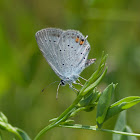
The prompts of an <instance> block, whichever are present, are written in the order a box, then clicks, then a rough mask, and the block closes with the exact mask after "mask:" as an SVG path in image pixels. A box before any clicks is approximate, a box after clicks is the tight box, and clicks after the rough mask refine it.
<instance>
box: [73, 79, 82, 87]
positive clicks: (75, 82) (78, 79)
mask: <svg viewBox="0 0 140 140" xmlns="http://www.w3.org/2000/svg"><path fill="white" fill-rule="evenodd" d="M77 80H78V81H79V83H76V82H73V84H77V85H80V86H83V85H82V84H81V82H80V80H79V79H77Z"/></svg>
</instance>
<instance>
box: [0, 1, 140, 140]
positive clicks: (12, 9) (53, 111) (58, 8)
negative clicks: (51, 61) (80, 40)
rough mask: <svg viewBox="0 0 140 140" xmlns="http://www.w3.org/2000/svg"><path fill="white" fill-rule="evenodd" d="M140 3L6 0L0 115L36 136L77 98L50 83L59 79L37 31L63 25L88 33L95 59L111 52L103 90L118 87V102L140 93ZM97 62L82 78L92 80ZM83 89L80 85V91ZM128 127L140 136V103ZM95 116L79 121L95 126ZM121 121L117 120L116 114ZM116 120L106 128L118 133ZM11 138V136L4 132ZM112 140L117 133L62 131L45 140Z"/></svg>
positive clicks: (1, 11)
mask: <svg viewBox="0 0 140 140" xmlns="http://www.w3.org/2000/svg"><path fill="white" fill-rule="evenodd" d="M139 13H140V1H139V0H129V1H128V0H116V1H111V0H106V1H103V0H65V1H64V0H59V1H58V0H51V1H50V0H40V1H37V0H30V1H27V0H12V1H9V0H1V1H0V111H2V112H3V113H4V114H5V115H6V116H7V117H8V120H9V123H11V124H13V125H14V126H17V127H19V128H21V129H23V130H25V131H26V132H27V133H28V134H29V136H30V137H31V138H33V137H34V136H35V135H36V134H37V133H38V131H39V130H40V129H42V128H43V127H44V126H46V124H48V120H49V119H51V118H54V117H55V116H58V115H59V114H60V113H61V112H62V111H63V110H64V109H66V107H68V106H69V105H70V104H71V102H72V101H73V100H74V99H75V97H76V95H75V93H74V92H73V91H72V90H71V89H69V87H68V86H66V87H61V88H60V89H59V98H58V100H56V99H55V96H56V89H57V84H53V85H50V86H49V87H47V88H46V89H45V91H44V93H41V90H42V89H43V88H44V87H45V86H47V85H49V84H50V83H52V82H54V81H58V80H59V78H58V77H57V76H56V75H55V73H54V72H53V70H52V69H51V68H50V66H49V65H48V64H47V63H46V61H45V59H44V58H43V56H42V54H41V52H40V51H39V49H38V46H37V43H36V40H35V37H34V35H35V32H37V31H38V30H40V29H42V28H47V27H57V28H62V29H76V30H80V31H81V32H82V33H83V34H84V35H88V36H89V37H88V41H89V42H90V44H91V51H90V54H89V57H90V58H97V62H96V63H97V64H98V63H99V61H98V60H99V59H100V57H101V54H102V51H103V50H104V51H105V53H108V54H109V57H108V62H107V63H108V66H109V69H108V74H107V75H106V78H105V79H104V82H102V83H101V84H100V87H99V88H100V89H101V90H102V89H104V87H105V86H106V85H108V84H109V83H111V82H114V83H118V86H117V91H116V93H115V99H116V101H117V100H119V99H121V98H124V97H126V96H130V95H131V96H139V95H140V86H139V85H140V16H139ZM97 64H93V65H92V66H90V67H89V68H87V69H86V70H84V72H83V73H82V74H81V75H82V76H83V77H84V78H87V79H88V77H89V76H90V75H91V74H92V73H93V71H94V70H95V68H96V67H97ZM77 88H78V87H77ZM127 115H128V117H127V119H128V125H129V126H131V128H132V130H133V132H137V133H140V118H139V116H140V111H139V105H137V106H134V107H133V108H131V109H130V110H129V111H128V113H127ZM95 117H96V114H95V112H91V113H89V116H87V114H86V113H84V112H83V113H81V114H80V115H79V116H78V117H77V118H76V120H75V121H76V122H80V123H82V124H85V125H88V124H91V122H92V123H93V125H94V124H95V122H94V121H93V120H95ZM116 117H117V116H116ZM115 121H116V118H112V120H109V121H107V122H106V123H105V124H104V127H105V128H108V129H113V128H114V125H115ZM2 136H3V137H4V138H5V139H6V140H8V139H9V140H10V139H11V136H9V134H8V133H6V132H2ZM64 138H65V140H70V139H73V140H84V139H87V140H90V139H99V140H102V139H104V140H105V139H107V140H108V139H109V140H111V139H112V136H111V134H106V133H101V132H98V133H97V132H92V131H86V130H72V129H65V128H63V129H62V128H57V129H55V130H52V131H50V132H49V133H47V135H46V136H44V137H43V139H44V140H45V139H49V140H55V139H57V140H62V139H64Z"/></svg>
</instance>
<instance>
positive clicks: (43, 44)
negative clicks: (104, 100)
mask: <svg viewBox="0 0 140 140" xmlns="http://www.w3.org/2000/svg"><path fill="white" fill-rule="evenodd" d="M35 37H36V41H37V44H38V46H39V49H40V51H41V52H42V54H43V56H44V57H45V59H46V60H47V62H48V64H49V65H50V66H51V68H52V69H53V70H54V72H55V73H56V74H57V75H58V76H59V77H60V79H61V81H60V84H59V85H66V84H68V85H69V86H70V88H74V87H73V85H72V83H75V84H76V80H79V79H78V78H82V79H84V78H83V77H81V76H80V73H81V72H82V71H83V70H84V69H85V68H86V67H88V66H90V65H91V64H93V63H94V62H95V61H96V59H87V58H88V54H89V51H90V44H89V42H88V41H87V37H88V36H86V37H85V36H84V35H83V34H82V33H81V32H79V31H77V30H62V29H58V28H46V29H42V30H40V31H38V32H37V33H36V34H35ZM84 80H86V79H84ZM79 84H80V83H79Z"/></svg>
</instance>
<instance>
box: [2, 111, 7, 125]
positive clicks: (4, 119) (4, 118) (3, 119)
mask: <svg viewBox="0 0 140 140" xmlns="http://www.w3.org/2000/svg"><path fill="white" fill-rule="evenodd" d="M0 121H2V122H5V123H8V119H7V117H6V116H5V115H4V114H3V113H2V112H0Z"/></svg>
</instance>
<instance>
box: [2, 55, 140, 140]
mask: <svg viewBox="0 0 140 140" xmlns="http://www.w3.org/2000/svg"><path fill="white" fill-rule="evenodd" d="M106 58H107V55H104V54H103V56H102V59H101V62H100V65H99V67H98V69H97V70H96V71H95V72H94V73H93V74H92V75H91V77H90V78H89V79H88V81H86V83H85V84H84V86H83V87H82V88H81V90H80V91H79V92H78V93H77V98H76V99H75V100H74V101H73V103H72V104H71V105H70V106H69V107H68V108H67V109H66V110H65V111H64V112H63V113H62V114H61V115H60V116H59V117H57V118H54V119H51V120H50V122H51V123H50V124H49V125H48V126H46V127H45V128H44V129H42V130H41V131H40V132H39V133H38V134H37V136H36V137H35V139H34V140H38V139H40V138H41V136H42V135H43V134H45V133H46V132H47V131H49V130H50V129H52V128H54V127H65V128H75V129H87V130H94V131H103V132H109V133H114V134H115V135H116V134H121V135H118V137H117V138H118V139H116V137H115V135H113V140H121V139H122V135H125V136H127V137H125V138H128V139H129V138H130V137H131V136H137V137H140V134H135V133H132V131H131V129H130V128H129V127H128V126H127V125H126V121H125V120H126V119H125V117H124V116H125V114H124V113H123V115H120V117H119V119H118V121H117V123H116V126H115V130H107V129H102V126H103V124H104V122H105V121H106V120H108V119H110V118H111V117H112V116H114V115H116V114H117V113H119V112H121V111H123V110H126V109H128V108H130V107H132V106H134V105H135V104H137V103H139V102H140V97H139V96H129V97H126V98H124V99H121V100H119V101H117V102H115V103H113V104H111V103H110V102H111V99H112V96H113V94H114V92H115V88H116V86H117V84H113V83H111V84H109V85H108V86H107V87H106V88H105V89H104V90H103V91H102V92H99V91H98V89H97V85H98V84H99V83H100V82H101V80H102V79H103V77H104V76H105V74H106V72H107V67H106ZM96 106H97V114H96V122H97V125H95V126H84V125H82V124H74V123H73V122H74V120H72V119H71V118H72V117H74V116H75V115H77V113H79V112H80V111H86V112H90V111H92V110H93V109H95V107H96ZM119 120H121V122H122V126H121V127H120V121H119ZM0 128H2V129H4V130H7V131H9V132H13V133H14V134H16V135H17V136H18V137H19V139H23V140H30V138H29V136H27V134H26V133H25V132H24V131H22V130H21V129H18V128H15V127H12V126H11V125H10V124H9V123H8V121H7V118H6V117H5V116H4V115H3V114H2V113H1V116H0ZM131 138H134V139H136V138H135V137H131Z"/></svg>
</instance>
